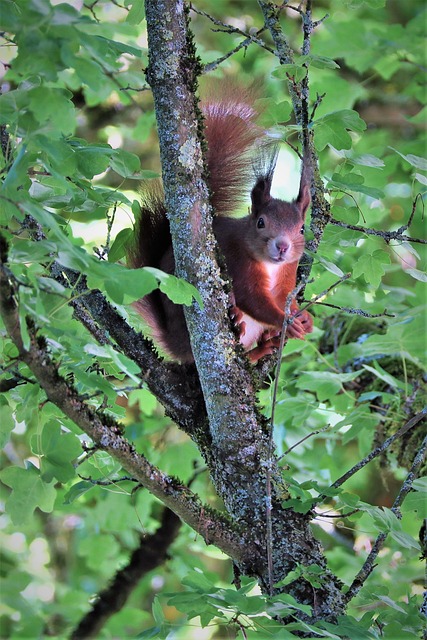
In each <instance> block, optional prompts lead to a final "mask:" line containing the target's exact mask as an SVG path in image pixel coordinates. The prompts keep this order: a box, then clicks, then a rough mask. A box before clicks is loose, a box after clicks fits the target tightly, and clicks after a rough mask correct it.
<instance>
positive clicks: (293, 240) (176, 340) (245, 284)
mask: <svg viewBox="0 0 427 640" xmlns="http://www.w3.org/2000/svg"><path fill="white" fill-rule="evenodd" d="M202 109H203V112H204V115H205V128H206V131H205V133H206V139H207V142H208V152H207V168H208V171H209V179H208V181H209V187H210V190H211V194H212V195H211V201H212V205H213V206H214V209H215V214H216V217H215V219H214V222H213V230H214V233H215V236H216V238H217V241H218V244H219V247H220V249H221V252H222V254H223V255H224V258H225V262H226V265H227V270H228V273H229V276H230V278H231V281H232V287H233V297H234V301H235V307H234V316H235V318H236V320H237V323H238V324H239V325H240V340H241V342H242V343H243V344H244V346H245V348H246V349H250V348H251V347H253V344H254V343H257V344H258V346H256V347H254V348H252V349H251V350H250V351H249V354H248V355H249V357H250V359H251V360H252V361H256V360H258V359H259V358H260V357H262V356H263V355H266V354H267V353H271V351H272V349H273V348H274V347H275V346H277V336H278V335H279V334H280V331H281V329H282V326H283V322H284V320H285V312H284V309H285V306H286V303H287V297H288V295H289V294H290V293H291V292H292V291H293V290H294V288H295V282H296V271H297V266H298V261H299V259H300V258H301V255H302V253H303V250H304V238H303V235H302V232H301V230H302V226H303V223H304V218H305V214H306V211H307V208H308V206H309V204H310V191H309V173H310V172H309V167H308V163H307V158H306V157H305V161H304V163H303V171H302V176H301V182H300V187H299V193H298V197H297V199H296V200H295V201H294V202H292V203H288V202H284V201H282V200H278V199H275V198H272V197H271V195H270V188H271V181H272V178H273V172H274V167H275V163H276V158H277V149H276V148H275V147H274V146H272V145H271V143H269V142H268V141H267V139H266V137H265V135H264V133H263V131H262V129H260V128H259V127H258V126H257V124H256V117H257V113H256V112H255V110H254V108H253V106H252V97H251V96H250V94H249V93H244V92H239V93H238V94H237V95H236V94H234V95H233V93H232V91H231V90H230V88H227V89H226V91H225V95H222V97H221V98H219V99H217V100H214V99H210V100H209V101H207V102H206V103H204V104H202ZM254 174H255V177H254ZM251 183H252V185H253V186H252V192H251V198H252V210H251V213H250V214H249V215H248V216H246V217H244V218H233V217H231V214H232V213H234V212H235V210H236V207H237V206H238V205H239V203H240V202H241V201H242V200H243V198H244V197H246V195H247V193H248V190H249V188H250V184H251ZM128 263H129V265H130V266H131V267H133V268H136V267H140V266H153V267H157V268H159V269H162V270H163V271H166V272H167V273H173V271H174V259H173V252H172V242H171V238H170V231H169V223H168V221H167V218H166V212H165V207H164V203H163V194H162V189H161V186H159V184H156V183H153V182H152V181H151V182H150V183H148V185H147V187H146V188H145V190H144V193H143V197H142V204H141V215H140V218H139V220H138V222H137V225H136V234H135V244H134V246H133V247H132V248H131V249H130V250H129V254H128ZM135 308H136V309H137V310H138V311H139V313H140V314H141V316H142V317H143V318H144V320H145V321H146V323H147V325H148V326H149V327H150V329H151V333H152V337H153V339H154V341H155V342H156V343H157V344H158V345H159V346H160V347H161V349H162V350H163V351H165V352H166V353H167V354H168V355H169V356H171V357H172V358H173V359H175V360H179V361H181V362H192V361H193V355H192V352H191V347H190V340H189V336H188V331H187V327H186V324H185V319H184V314H183V311H182V307H181V306H179V305H175V304H174V303H172V302H171V301H170V300H169V299H168V298H167V297H166V296H165V295H164V294H162V293H161V292H160V291H154V292H153V293H151V294H149V295H148V296H146V297H145V298H143V300H139V301H138V302H137V303H136V304H135ZM297 312H298V305H297V304H296V302H295V300H293V301H292V304H291V313H292V315H295V314H296V313H297ZM311 330H312V319H311V316H310V315H309V314H308V313H307V312H304V313H303V314H301V315H300V317H297V318H294V320H293V323H292V324H290V325H289V326H288V335H289V336H290V337H295V338H303V337H304V335H305V334H306V333H308V332H309V331H311Z"/></svg>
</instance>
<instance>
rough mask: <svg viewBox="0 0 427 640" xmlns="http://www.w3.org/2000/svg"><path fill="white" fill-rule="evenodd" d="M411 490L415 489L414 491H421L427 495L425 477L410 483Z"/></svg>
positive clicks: (426, 478)
mask: <svg viewBox="0 0 427 640" xmlns="http://www.w3.org/2000/svg"><path fill="white" fill-rule="evenodd" d="M412 488H413V489H415V491H422V492H423V493H427V476H423V477H422V478H416V479H415V480H414V482H413V483H412Z"/></svg>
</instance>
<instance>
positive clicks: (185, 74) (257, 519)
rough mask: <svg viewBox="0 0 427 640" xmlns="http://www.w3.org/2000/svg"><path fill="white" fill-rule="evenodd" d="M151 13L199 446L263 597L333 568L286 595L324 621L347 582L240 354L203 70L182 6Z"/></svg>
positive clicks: (149, 9)
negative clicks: (208, 165)
mask: <svg viewBox="0 0 427 640" xmlns="http://www.w3.org/2000/svg"><path fill="white" fill-rule="evenodd" d="M146 16H147V30H148V42H149V51H150V58H149V69H148V74H147V75H148V79H149V82H150V85H151V88H152V91H153V95H154V100H155V107H156V115H157V125H158V131H159V139H160V150H161V158H162V167H163V182H164V188H165V194H166V207H167V210H168V215H169V220H170V225H171V233H172V236H173V247H174V254H175V262H176V271H177V275H178V276H180V277H184V278H185V279H186V280H188V281H190V282H191V283H192V284H195V285H196V286H197V287H198V289H199V291H200V293H201V296H202V299H203V303H204V309H203V310H201V309H200V308H199V307H198V306H197V305H196V304H194V305H193V307H192V308H190V309H188V311H187V312H186V318H187V324H188V327H189V332H190V335H191V342H192V349H193V354H194V358H195V361H196V365H197V369H198V373H199V378H200V382H201V386H202V390H203V393H204V397H205V403H206V409H207V414H208V419H209V432H208V433H202V432H199V433H197V434H196V437H195V440H196V442H197V441H198V443H199V444H200V445H201V450H202V451H205V452H206V456H205V457H206V460H207V463H208V466H209V469H210V472H211V476H212V479H213V482H214V484H215V487H216V489H217V491H218V493H219V495H220V496H221V497H222V499H223V500H224V503H225V505H226V508H227V511H228V513H229V514H230V516H231V518H232V519H233V520H234V521H235V522H236V523H239V524H240V525H243V526H244V528H245V533H244V534H243V535H244V537H246V538H247V542H248V551H249V550H250V553H248V555H247V556H246V560H245V561H244V562H240V563H239V565H240V566H239V568H240V570H241V571H242V572H243V573H246V574H250V575H255V576H257V577H258V578H259V579H260V582H261V584H262V586H263V588H264V590H266V591H273V585H274V584H275V583H276V582H278V581H279V580H281V579H283V578H284V577H285V576H286V574H287V573H288V572H289V571H290V570H292V569H294V568H295V566H296V564H297V563H299V564H302V565H304V566H310V565H312V564H317V565H320V566H322V567H324V568H325V582H324V586H322V587H321V588H320V589H313V587H312V586H311V585H310V584H309V583H308V582H307V581H305V580H303V579H299V580H296V581H294V582H293V583H292V584H291V585H290V586H288V587H287V590H288V591H289V592H290V593H292V595H294V597H295V598H297V599H298V601H299V602H301V603H304V604H311V605H312V606H313V615H314V617H315V618H323V619H329V620H331V619H334V618H335V617H336V615H338V614H339V613H341V612H342V609H343V605H342V603H343V599H342V594H341V592H340V585H339V581H338V580H337V579H336V578H335V577H334V576H333V575H331V574H330V573H329V572H328V571H327V569H326V562H325V559H324V557H323V556H322V553H321V550H320V546H319V544H318V543H317V541H316V540H315V539H314V537H313V535H312V533H311V530H310V527H309V517H308V516H306V515H301V514H296V513H293V512H292V511H290V510H284V509H283V508H282V506H281V502H282V501H283V499H285V498H286V495H287V494H286V488H285V486H284V485H283V482H282V479H281V474H280V469H279V467H278V464H277V459H276V458H275V457H274V456H272V455H271V442H270V437H271V434H270V432H269V426H268V425H267V424H266V422H265V420H263V418H262V417H261V416H260V415H259V413H258V411H257V409H256V405H255V392H256V389H255V386H254V382H253V378H252V375H251V372H250V370H249V369H248V366H247V363H246V362H245V360H244V358H238V357H236V356H235V355H234V353H233V340H232V335H231V333H230V330H229V328H228V326H227V324H228V323H227V321H226V317H227V316H226V309H227V299H226V296H225V294H224V291H223V289H222V286H221V284H220V278H219V277H218V276H219V269H218V265H217V263H216V261H215V256H214V239H213V235H212V229H211V217H210V208H209V203H208V192H207V188H206V184H205V182H204V172H203V163H202V151H201V140H200V129H201V127H200V122H199V119H198V115H199V114H198V109H197V103H196V101H195V97H194V90H195V88H196V79H197V73H198V72H199V68H198V62H197V59H196V56H195V52H194V48H193V43H192V38H191V34H190V33H189V29H188V24H187V21H188V17H187V12H186V9H185V7H184V5H183V3H182V2H176V1H175V0H163V1H161V2H159V1H158V0H147V1H146ZM268 486H269V487H270V488H271V489H270V490H268V489H267V487H268ZM269 494H271V495H269ZM270 500H271V505H269V504H268V503H269V502H270ZM270 506H271V509H270ZM267 507H269V512H270V514H271V516H270V518H267ZM267 522H268V523H269V526H267ZM267 548H269V550H270V554H268V553H267ZM269 555H271V559H270V560H268V556H269Z"/></svg>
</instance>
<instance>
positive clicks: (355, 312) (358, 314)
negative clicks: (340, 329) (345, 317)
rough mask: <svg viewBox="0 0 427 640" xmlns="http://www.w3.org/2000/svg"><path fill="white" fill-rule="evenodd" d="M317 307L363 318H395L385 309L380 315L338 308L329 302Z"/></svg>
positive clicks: (361, 310)
mask: <svg viewBox="0 0 427 640" xmlns="http://www.w3.org/2000/svg"><path fill="white" fill-rule="evenodd" d="M316 304H317V305H322V306H323V307H331V308H332V309H339V310H340V311H344V312H345V313H350V314H353V315H356V316H363V317H364V318H384V317H386V318H395V317H396V316H395V314H394V313H387V309H384V311H383V312H382V313H368V312H367V311H364V310H363V309H353V308H351V307H340V306H339V305H337V304H331V303H329V302H319V301H317V302H316Z"/></svg>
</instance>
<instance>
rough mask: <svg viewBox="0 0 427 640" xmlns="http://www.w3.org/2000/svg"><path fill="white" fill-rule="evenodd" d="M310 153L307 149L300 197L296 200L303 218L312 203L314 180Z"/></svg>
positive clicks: (303, 161) (302, 171)
mask: <svg viewBox="0 0 427 640" xmlns="http://www.w3.org/2000/svg"><path fill="white" fill-rule="evenodd" d="M310 160H311V158H310V152H309V150H308V149H307V148H305V149H304V157H303V160H302V170H301V180H300V184H299V193H298V197H297V199H296V200H295V202H296V204H297V205H298V208H299V210H300V213H301V216H302V217H303V218H304V217H305V214H306V213H307V209H308V207H309V206H310V202H311V193H310V186H311V178H312V169H311V163H310Z"/></svg>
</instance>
